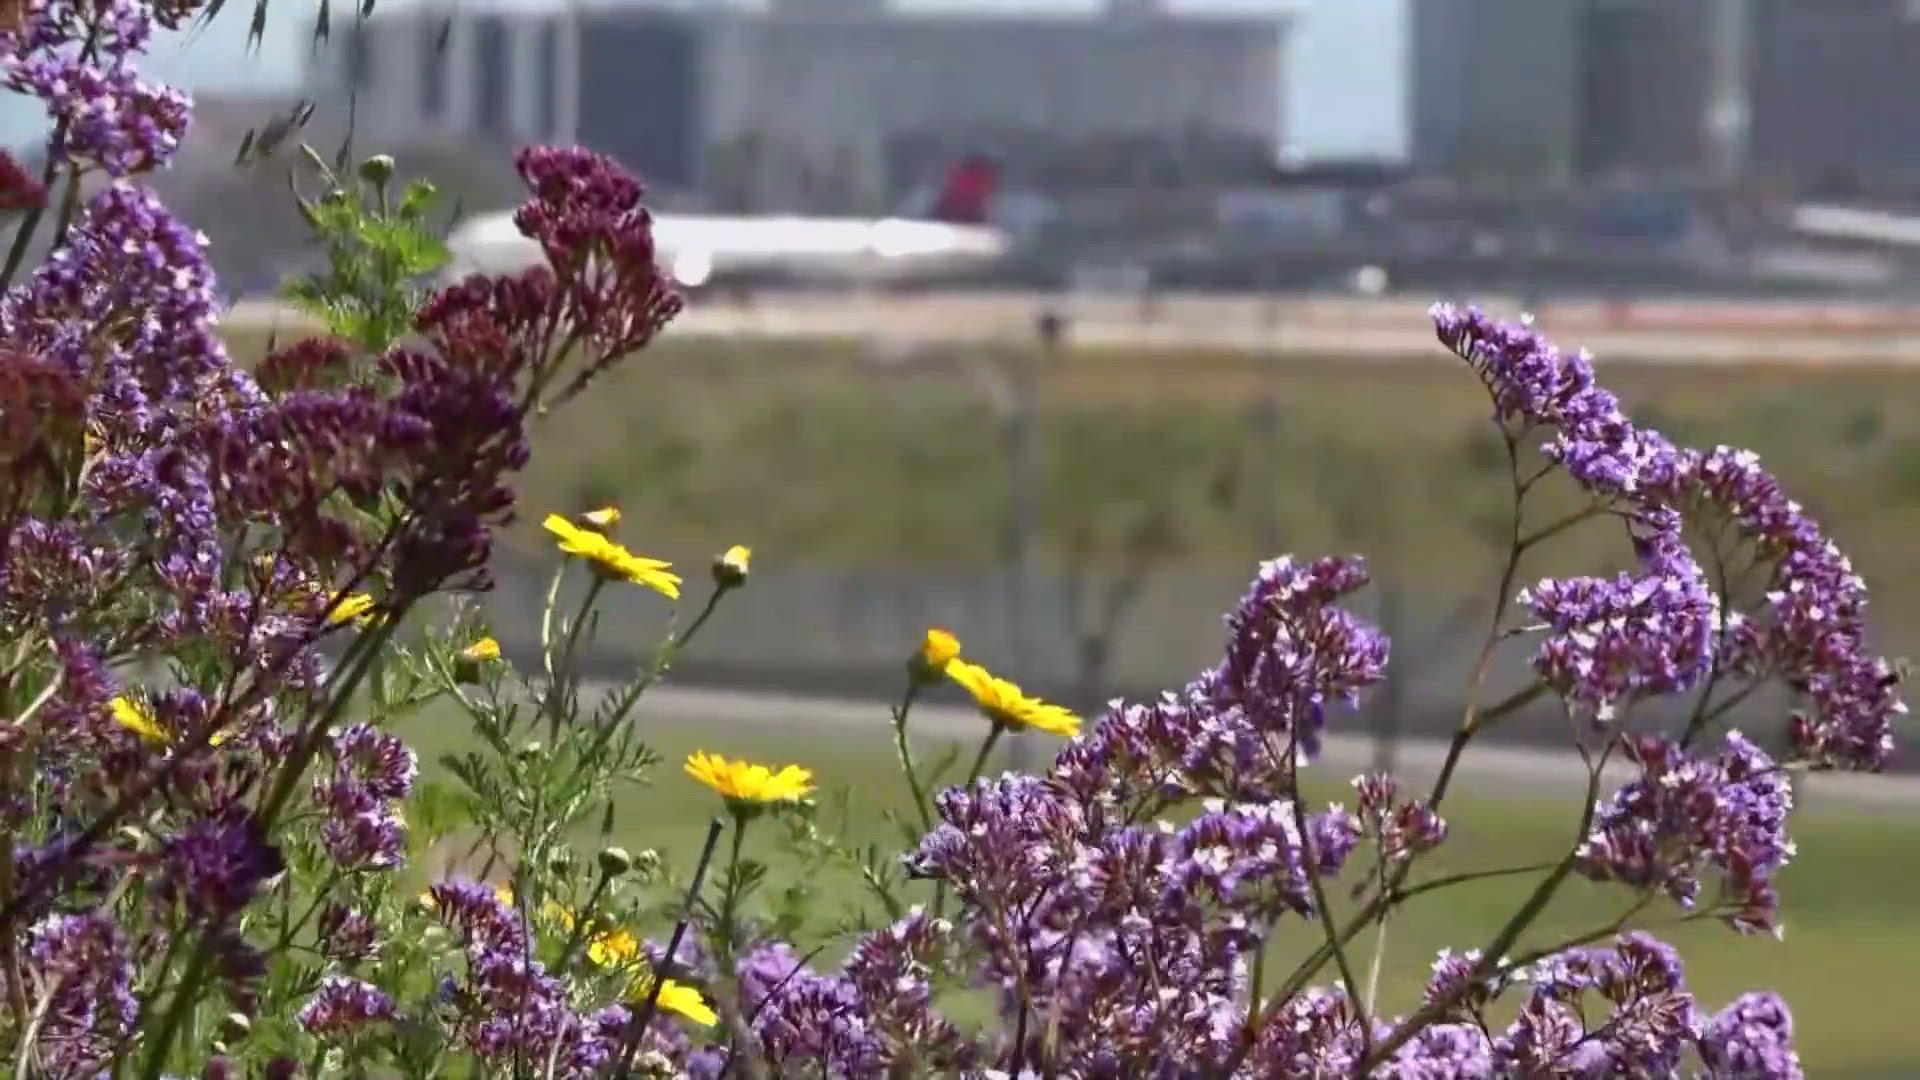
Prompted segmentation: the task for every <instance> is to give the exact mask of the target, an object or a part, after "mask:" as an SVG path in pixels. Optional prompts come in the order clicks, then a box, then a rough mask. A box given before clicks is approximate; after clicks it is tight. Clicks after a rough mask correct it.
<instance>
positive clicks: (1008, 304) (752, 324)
mask: <svg viewBox="0 0 1920 1080" xmlns="http://www.w3.org/2000/svg"><path fill="white" fill-rule="evenodd" d="M1054 308H1057V309H1059V310H1061V311H1063V312H1065V313H1066V314H1067V315H1068V317H1069V320H1070V333H1071V336H1072V339H1073V340H1074V341H1075V342H1078V343H1081V344H1086V345H1100V346H1124V347H1132V348H1163V349H1168V350H1183V349H1184V350H1194V349H1205V350H1219V351H1228V352H1232V351H1245V352H1258V353H1261V354H1263V355H1267V356H1272V357H1275V358H1277V359H1282V360H1285V359H1289V358H1299V359H1301V360H1314V361H1325V360H1326V359H1328V358H1330V357H1338V358H1341V359H1342V360H1344V361H1348V362H1365V361H1374V362H1386V363H1403V362H1407V361H1410V360H1420V361H1430V360H1432V359H1433V358H1434V356H1436V355H1437V352H1436V350H1437V349H1438V346H1437V345H1436V344H1435V343H1434V340H1433V334H1432V331H1431V330H1430V329H1429V328H1428V323H1427V318H1426V314H1425V305H1424V304H1421V303H1416V302H1412V301H1407V300H1399V299H1387V300H1344V299H1337V298H1323V299H1316V298H1301V297H1279V298H1271V297H1265V298H1254V297H1231V296H1228V297H1213V296H1170V297H1165V298H1162V299H1160V300H1158V301H1157V302H1156V303H1155V304H1154V305H1153V307H1152V311H1151V318H1148V317H1146V316H1145V315H1143V312H1142V308H1141V306H1140V304H1139V302H1138V301H1130V300H1125V299H1119V298H1112V297H1053V296H1047V295H1042V294H1020V293H992V294H987V293H930V294H923V295H915V296H872V295H858V294H850V295H840V294H833V295H823V296H810V295H791V294H788V295H768V296H762V297H758V298H756V299H755V300H754V301H753V302H751V303H749V304H746V305H738V304H730V303H724V302H706V303H700V304H696V305H695V306H693V307H692V308H690V309H689V310H688V311H687V312H686V313H685V314H683V315H682V316H681V317H680V318H679V319H677V320H675V322H674V324H673V328H672V330H671V332H672V333H674V334H676V335H691V336H712V337H731V338H752V337H778V338H831V339H845V340H855V341H860V342H863V343H865V344H867V345H868V346H869V347H874V348H880V349H887V348H896V349H910V348H915V347H921V346H927V345H959V344H984V343H1020V344H1025V343H1029V342H1031V341H1033V340H1034V333H1035V325H1036V320H1037V318H1038V316H1039V315H1040V313H1041V312H1042V311H1043V310H1048V309H1054ZM1495 309H1496V310H1503V308H1502V307H1499V306H1496V308H1495ZM226 323H227V324H228V325H229V326H233V327H238V328H242V329H252V330H257V331H266V330H268V329H273V330H276V331H277V332H278V333H279V335H280V336H282V337H287V336H291V335H293V334H296V333H297V332H298V331H299V329H300V327H301V326H302V322H301V316H299V315H298V314H297V313H294V312H292V311H291V310H290V309H288V308H286V307H285V306H284V305H281V304H279V303H277V302H274V301H245V302H242V303H241V304H239V305H237V306H236V307H235V308H234V309H233V310H232V311H231V312H229V313H228V315H227V317H226ZM1540 323H1541V326H1542V327H1543V328H1544V329H1546V330H1548V331H1549V332H1551V333H1554V334H1555V335H1556V337H1557V338H1559V339H1561V340H1562V343H1563V344H1565V345H1567V346H1568V347H1572V346H1575V345H1580V346H1585V347H1587V348H1589V349H1591V350H1592V351H1593V352H1594V353H1595V354H1596V355H1597V356H1598V357H1599V358H1600V359H1601V360H1602V361H1604V362H1616V363H1649V364H1662V365H1684V366H1702V367H1721V366H1753V365H1769V366H1789V367H1796V368H1824V367H1848V366H1850V367H1869V368H1872V367H1909V366H1920V309H1906V308H1888V309H1873V308H1866V307H1860V306H1854V307H1848V306H1845V305H1827V306H1814V305H1806V304H1799V305H1783V304H1721V305H1693V306H1688V305H1680V304H1674V303H1660V302H1648V303H1642V304H1639V305H1637V306H1636V305H1604V304H1590V303H1589V304H1581V303H1562V304H1558V305H1550V306H1548V307H1547V308H1546V309H1545V310H1543V311H1542V313H1541V316H1540Z"/></svg>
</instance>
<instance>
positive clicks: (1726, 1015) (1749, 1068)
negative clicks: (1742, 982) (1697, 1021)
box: [1699, 993, 1805, 1080]
mask: <svg viewBox="0 0 1920 1080" xmlns="http://www.w3.org/2000/svg"><path fill="white" fill-rule="evenodd" d="M1699 1052H1700V1060H1701V1061H1702V1062H1704V1063H1705V1064H1706V1066H1707V1075H1709V1076H1711V1077H1714V1078H1715V1080H1739V1078H1742V1077H1760V1078H1763V1080H1801V1078H1802V1077H1803V1076H1804V1075H1805V1074H1804V1073H1803V1072H1801V1070H1800V1055H1799V1054H1797V1053H1795V1052H1794V1049H1793V1016H1792V1014H1791V1013H1789V1012H1788V1011H1787V1003H1786V1002H1784V1001H1782V1000H1780V996H1779V995H1778V994H1770V993H1754V994H1742V995H1741V996H1740V997H1739V998H1738V999H1736V1000H1735V1001H1734V1003H1733V1004H1731V1005H1729V1006H1727V1007H1726V1008H1724V1009H1722V1010H1720V1012H1719V1013H1718V1014H1717V1015H1715V1016H1714V1017H1713V1019H1711V1020H1709V1021H1707V1023H1706V1026H1705V1028H1704V1029H1703V1030H1702V1031H1701V1033H1700V1042H1699Z"/></svg>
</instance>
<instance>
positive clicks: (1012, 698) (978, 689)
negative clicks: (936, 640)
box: [947, 657, 1080, 739]
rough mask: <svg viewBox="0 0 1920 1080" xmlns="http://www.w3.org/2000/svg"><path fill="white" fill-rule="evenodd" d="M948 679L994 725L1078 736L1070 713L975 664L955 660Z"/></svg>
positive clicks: (1075, 720) (950, 664) (1077, 726)
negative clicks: (954, 683)
mask: <svg viewBox="0 0 1920 1080" xmlns="http://www.w3.org/2000/svg"><path fill="white" fill-rule="evenodd" d="M947 677H948V678H950V679H952V680H953V681H954V682H956V683H958V684H960V687H961V688H962V689H964V690H965V691H966V692H967V693H969V694H971V695H973V702H974V704H975V705H978V706H979V707H980V711H981V712H983V713H985V714H986V716H987V719H989V720H992V721H993V722H994V723H996V724H1001V725H1004V726H1006V727H1022V728H1032V729H1034V730H1035V731H1044V732H1046V733H1047V734H1049V735H1059V736H1061V737H1063V738H1068V739H1071V738H1073V737H1075V736H1077V735H1079V734H1080V718H1079V717H1078V716H1075V715H1074V714H1073V712H1072V710H1070V709H1067V708H1064V707H1062V706H1059V705H1054V704H1051V703H1049V702H1046V701H1042V700H1040V699H1039V698H1037V697H1034V696H1032V695H1030V694H1028V693H1027V692H1026V691H1024V690H1022V689H1020V687H1018V686H1016V685H1014V684H1013V683H1011V682H1009V681H1007V680H1006V679H1002V678H1000V677H998V676H996V675H994V674H993V673H992V672H990V671H988V670H987V669H986V668H983V667H981V666H980V665H978V664H971V663H968V662H967V661H965V660H961V659H959V658H957V657H956V658H955V659H953V660H951V661H949V662H948V664H947Z"/></svg>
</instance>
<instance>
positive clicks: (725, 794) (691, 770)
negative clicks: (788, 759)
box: [686, 750, 813, 803]
mask: <svg viewBox="0 0 1920 1080" xmlns="http://www.w3.org/2000/svg"><path fill="white" fill-rule="evenodd" d="M686 770H687V775H688V776H691V777H693V778H694V779H695V780H698V781H700V782H701V783H702V784H705V785H706V786H708V787H710V788H712V789H713V790H715V791H717V792H719V793H720V797H721V798H723V799H726V800H727V801H728V802H738V803H775V802H793V801H795V800H797V799H802V798H805V797H806V796H807V794H808V793H810V792H811V791H813V773H812V772H810V771H808V770H806V769H803V768H801V767H800V766H798V765H788V766H787V767H785V768H783V769H781V770H780V771H779V772H774V771H773V770H771V769H769V768H767V767H766V766H765V765H753V764H750V763H748V762H745V761H728V760H727V759H726V758H723V757H721V756H720V755H718V754H709V753H707V752H705V751H704V750H696V751H694V752H693V753H692V754H691V755H689V756H688V757H687V765H686Z"/></svg>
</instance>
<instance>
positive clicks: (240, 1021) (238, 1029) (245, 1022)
mask: <svg viewBox="0 0 1920 1080" xmlns="http://www.w3.org/2000/svg"><path fill="white" fill-rule="evenodd" d="M251 1034H253V1021H252V1020H250V1019H248V1018H247V1014H246V1013H237V1012H230V1013H228V1014H227V1015H225V1016H223V1017H221V1018H220V1041H221V1042H223V1043H226V1044H227V1045H229V1046H231V1045H233V1044H234V1043H237V1042H243V1041H245V1039H246V1038H247V1036H249V1035H251Z"/></svg>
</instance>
